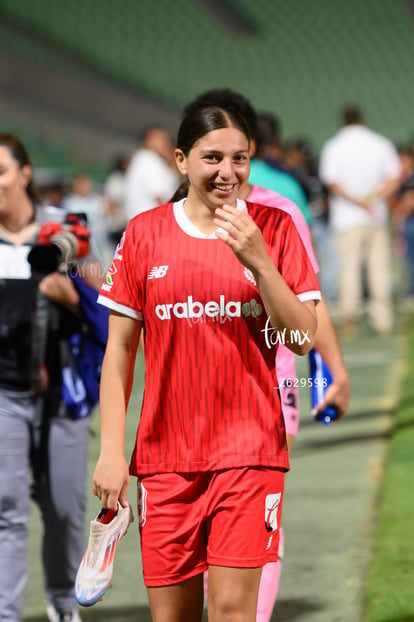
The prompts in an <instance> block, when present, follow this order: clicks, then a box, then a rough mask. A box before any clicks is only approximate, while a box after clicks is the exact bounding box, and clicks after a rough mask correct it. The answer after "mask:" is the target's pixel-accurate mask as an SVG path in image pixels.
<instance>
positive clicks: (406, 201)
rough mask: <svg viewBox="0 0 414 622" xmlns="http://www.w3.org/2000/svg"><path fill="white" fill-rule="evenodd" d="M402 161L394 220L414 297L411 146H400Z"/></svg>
mask: <svg viewBox="0 0 414 622" xmlns="http://www.w3.org/2000/svg"><path fill="white" fill-rule="evenodd" d="M398 153H399V156H400V162H401V184H400V186H399V188H398V190H397V192H396V193H395V195H394V196H393V197H392V202H391V205H392V211H393V222H394V226H395V229H396V234H397V244H398V242H399V241H400V240H402V241H403V244H404V246H403V250H402V253H401V254H402V255H403V257H404V261H405V263H406V267H407V271H408V284H407V290H406V293H407V295H408V297H409V299H410V300H413V299H414V154H413V152H412V151H411V149H410V147H409V146H401V147H399V148H398Z"/></svg>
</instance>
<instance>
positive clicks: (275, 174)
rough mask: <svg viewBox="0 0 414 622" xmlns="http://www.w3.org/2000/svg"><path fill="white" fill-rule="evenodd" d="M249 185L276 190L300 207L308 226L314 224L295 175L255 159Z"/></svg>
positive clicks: (252, 163)
mask: <svg viewBox="0 0 414 622" xmlns="http://www.w3.org/2000/svg"><path fill="white" fill-rule="evenodd" d="M249 183H250V184H253V185H255V186H262V187H263V188H268V189H269V190H274V191H275V192H277V193H278V194H281V195H282V196H283V197H286V198H287V199H290V200H291V201H293V202H294V203H295V204H296V205H297V206H298V208H299V209H300V211H301V212H302V214H303V216H304V217H305V220H306V222H307V224H308V225H311V224H312V216H311V213H310V210H309V205H308V201H307V199H306V196H305V193H304V192H303V189H302V187H301V185H300V183H299V182H298V181H296V179H295V178H294V177H293V175H290V174H289V173H286V172H285V171H279V170H277V169H275V168H273V167H272V166H270V165H269V164H267V163H266V162H264V161H263V160H257V159H254V160H252V161H251V168H250V176H249Z"/></svg>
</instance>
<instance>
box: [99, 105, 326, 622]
mask: <svg viewBox="0 0 414 622" xmlns="http://www.w3.org/2000/svg"><path fill="white" fill-rule="evenodd" d="M249 139H250V136H249V130H248V127H247V125H246V123H245V121H244V119H243V117H242V116H241V114H240V113H239V112H238V111H237V110H234V111H224V110H223V109H221V108H219V107H217V106H200V107H199V108H195V109H192V111H191V112H190V113H188V114H187V115H186V116H185V117H184V119H183V121H182V123H181V126H180V129H179V132H178V139H177V149H176V152H175V156H176V161H177V166H178V169H179V171H180V173H181V174H182V175H185V176H186V177H187V180H188V184H187V185H188V188H187V192H186V194H185V196H184V197H183V198H182V199H181V200H180V201H176V202H175V203H173V204H171V203H169V204H166V205H163V206H160V207H158V208H156V209H154V210H152V211H150V212H146V213H144V214H140V215H138V216H136V217H135V218H133V219H132V220H131V221H130V223H129V225H128V227H127V229H126V232H125V234H124V236H123V238H122V240H121V242H120V244H119V246H118V248H117V251H116V253H115V257H114V260H113V263H112V266H111V268H110V270H109V273H108V275H107V278H106V282H105V283H104V285H103V287H102V289H101V293H100V297H99V301H100V302H101V303H102V304H104V305H106V306H108V307H109V308H110V309H111V314H110V320H109V339H108V345H107V350H106V355H105V359H104V365H103V375H102V382H101V387H102V388H101V453H100V456H99V460H98V463H97V466H96V469H95V473H94V483H93V488H94V493H95V494H96V495H97V496H98V497H99V498H100V500H101V503H102V505H103V507H106V508H109V509H113V510H115V509H116V507H117V502H118V500H119V502H120V503H121V505H123V506H126V504H127V488H128V484H129V470H130V472H131V474H133V475H136V476H137V477H138V496H139V502H138V503H139V514H140V535H141V550H142V558H143V571H144V580H145V584H146V586H147V589H148V596H149V602H150V607H151V612H152V616H153V620H154V621H155V622H167V621H168V622H171V621H172V620H174V621H176V622H184V621H188V620H194V621H196V620H201V619H202V610H203V572H204V571H205V570H207V569H209V596H208V614H209V620H210V621H213V622H221V621H222V620H230V619H236V618H237V620H240V621H241V622H254V620H255V619H256V604H257V594H258V587H259V581H260V574H261V568H262V566H263V565H264V564H265V563H266V562H268V561H276V560H277V550H278V542H279V524H280V516H281V508H282V499H283V488H284V473H285V472H286V471H287V470H288V469H289V462H288V453H287V448H286V434H285V427H284V423H283V416H282V411H281V404H280V397H279V393H278V390H277V382H275V350H276V348H277V345H278V343H279V341H280V339H279V335H280V334H281V332H282V331H284V332H283V334H285V335H286V334H288V335H292V336H295V338H293V339H287V340H286V343H287V345H288V346H289V348H290V349H292V351H294V352H295V353H296V354H306V353H307V352H308V351H309V349H310V348H311V347H312V345H313V341H314V335H315V331H316V325H317V322H316V314H315V303H316V301H318V300H319V299H320V291H319V285H318V282H317V279H316V277H315V273H314V271H313V269H312V267H311V265H310V263H309V261H308V259H307V255H306V252H305V250H304V247H303V245H302V243H301V241H300V239H299V236H298V234H297V232H296V228H295V227H294V225H293V223H292V221H291V218H290V216H288V215H287V214H286V213H284V212H282V211H280V210H277V209H274V208H268V207H265V206H262V205H257V204H253V203H249V202H245V201H242V200H240V199H239V198H238V196H239V191H240V189H241V187H242V186H243V184H244V183H246V182H247V179H248V176H249V168H250V167H249ZM141 330H143V331H144V339H145V366H146V380H145V393H144V399H143V405H142V412H141V419H140V423H139V427H138V434H137V440H136V445H135V449H134V452H133V455H132V459H131V465H130V469H128V464H127V462H126V459H125V456H124V432H125V413H126V409H127V405H128V400H129V396H130V391H131V386H132V381H133V372H134V362H135V355H136V349H137V344H138V341H139V336H140V332H141ZM288 342H289V343H288Z"/></svg>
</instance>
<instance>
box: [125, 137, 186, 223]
mask: <svg viewBox="0 0 414 622" xmlns="http://www.w3.org/2000/svg"><path fill="white" fill-rule="evenodd" d="M179 182H180V178H179V175H178V171H177V169H176V166H175V163H174V147H173V144H172V141H171V137H170V135H169V133H168V132H167V130H165V129H163V128H162V127H159V126H151V127H148V128H146V129H145V130H144V132H143V134H142V138H141V143H140V148H139V149H137V151H136V152H135V153H134V154H133V156H132V159H131V162H130V164H129V166H128V169H127V172H126V177H125V209H126V216H127V218H128V220H130V219H131V218H132V217H133V216H136V215H137V214H140V213H141V212H146V211H148V210H150V209H152V208H153V207H155V206H157V205H161V204H162V203H165V202H166V201H168V199H169V198H170V197H171V196H172V195H173V194H174V192H175V190H176V189H177V186H178V185H179Z"/></svg>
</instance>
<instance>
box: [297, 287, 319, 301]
mask: <svg viewBox="0 0 414 622" xmlns="http://www.w3.org/2000/svg"><path fill="white" fill-rule="evenodd" d="M297 297H298V298H299V300H300V301H302V302H307V301H308V300H317V301H318V302H319V300H322V296H321V292H320V291H319V290H318V289H315V290H313V291H310V292H303V293H302V294H297Z"/></svg>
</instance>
